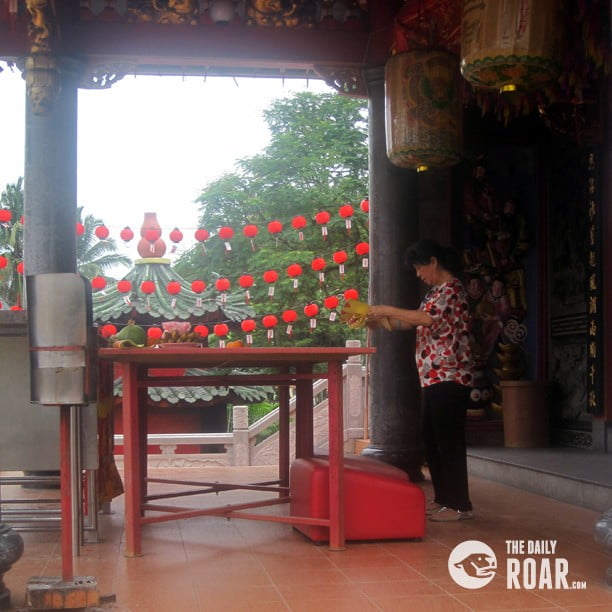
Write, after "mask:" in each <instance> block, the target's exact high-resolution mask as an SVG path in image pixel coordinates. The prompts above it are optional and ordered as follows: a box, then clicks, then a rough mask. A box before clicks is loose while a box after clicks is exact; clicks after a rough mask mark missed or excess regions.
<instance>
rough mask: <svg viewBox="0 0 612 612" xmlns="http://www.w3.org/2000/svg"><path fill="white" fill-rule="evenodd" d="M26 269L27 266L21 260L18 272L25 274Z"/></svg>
mask: <svg viewBox="0 0 612 612" xmlns="http://www.w3.org/2000/svg"><path fill="white" fill-rule="evenodd" d="M24 271H25V266H24V265H23V261H20V262H19V263H18V264H17V272H18V273H19V274H23V273H24Z"/></svg>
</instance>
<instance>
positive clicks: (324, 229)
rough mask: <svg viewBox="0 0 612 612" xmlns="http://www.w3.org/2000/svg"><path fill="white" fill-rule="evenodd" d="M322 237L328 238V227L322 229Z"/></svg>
mask: <svg viewBox="0 0 612 612" xmlns="http://www.w3.org/2000/svg"><path fill="white" fill-rule="evenodd" d="M321 235H322V236H323V238H327V225H324V226H323V227H322V228H321Z"/></svg>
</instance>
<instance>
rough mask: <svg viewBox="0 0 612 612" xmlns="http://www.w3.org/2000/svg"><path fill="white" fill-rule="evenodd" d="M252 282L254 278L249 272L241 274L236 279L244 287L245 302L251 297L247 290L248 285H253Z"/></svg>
mask: <svg viewBox="0 0 612 612" xmlns="http://www.w3.org/2000/svg"><path fill="white" fill-rule="evenodd" d="M253 282H254V279H253V277H252V276H251V275H250V274H243V275H242V276H241V277H240V278H239V279H238V284H239V285H240V286H241V287H242V288H243V289H245V297H246V302H247V304H248V303H249V300H250V299H251V294H250V292H249V287H252V286H253Z"/></svg>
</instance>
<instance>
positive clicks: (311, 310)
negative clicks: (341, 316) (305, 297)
mask: <svg viewBox="0 0 612 612" xmlns="http://www.w3.org/2000/svg"><path fill="white" fill-rule="evenodd" d="M304 314H305V315H306V316H307V317H309V318H310V330H311V331H312V330H313V329H314V328H315V327H316V326H317V320H316V319H315V317H316V316H317V315H318V314H319V307H318V306H317V305H316V304H313V303H311V304H306V306H304Z"/></svg>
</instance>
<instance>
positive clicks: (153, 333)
mask: <svg viewBox="0 0 612 612" xmlns="http://www.w3.org/2000/svg"><path fill="white" fill-rule="evenodd" d="M163 335H164V330H163V329H162V328H161V327H149V329H147V338H151V340H159V339H160V338H161V337H162V336H163Z"/></svg>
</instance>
